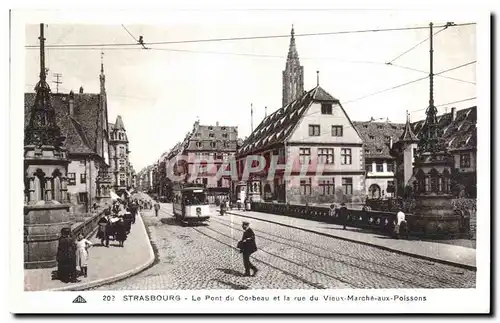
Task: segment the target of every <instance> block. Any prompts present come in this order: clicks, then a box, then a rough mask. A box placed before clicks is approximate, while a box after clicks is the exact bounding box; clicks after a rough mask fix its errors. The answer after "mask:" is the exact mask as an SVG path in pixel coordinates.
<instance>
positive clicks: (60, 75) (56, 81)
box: [52, 73, 62, 93]
mask: <svg viewBox="0 0 500 323" xmlns="http://www.w3.org/2000/svg"><path fill="white" fill-rule="evenodd" d="M54 77H55V78H56V80H55V81H52V83H56V93H59V84H62V81H59V78H61V77H62V74H61V73H54Z"/></svg>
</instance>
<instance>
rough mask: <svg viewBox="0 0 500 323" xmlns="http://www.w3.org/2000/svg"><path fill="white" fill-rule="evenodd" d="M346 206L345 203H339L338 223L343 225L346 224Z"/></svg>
mask: <svg viewBox="0 0 500 323" xmlns="http://www.w3.org/2000/svg"><path fill="white" fill-rule="evenodd" d="M347 212H348V211H347V207H346V206H345V203H342V204H340V209H339V218H340V221H341V222H340V223H341V224H342V225H343V226H344V230H345V227H346V225H347Z"/></svg>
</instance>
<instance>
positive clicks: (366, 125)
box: [353, 121, 405, 158]
mask: <svg viewBox="0 0 500 323" xmlns="http://www.w3.org/2000/svg"><path fill="white" fill-rule="evenodd" d="M353 123H354V126H355V127H356V128H357V129H358V132H359V134H360V135H361V137H362V138H363V142H364V149H365V151H364V155H365V158H392V157H391V155H390V141H391V138H392V140H393V143H395V142H396V141H398V139H399V137H400V136H401V133H402V132H403V130H404V127H405V125H404V124H403V123H391V122H372V121H367V122H363V121H354V122H353Z"/></svg>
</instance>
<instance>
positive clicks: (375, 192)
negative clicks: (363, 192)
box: [368, 184, 380, 199]
mask: <svg viewBox="0 0 500 323" xmlns="http://www.w3.org/2000/svg"><path fill="white" fill-rule="evenodd" d="M368 192H369V194H370V197H371V198H372V199H378V198H380V186H378V185H377V184H372V185H370V187H369V188H368Z"/></svg>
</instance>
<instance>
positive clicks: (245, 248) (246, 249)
mask: <svg viewBox="0 0 500 323" xmlns="http://www.w3.org/2000/svg"><path fill="white" fill-rule="evenodd" d="M242 228H243V237H242V238H241V241H240V242H238V248H239V249H240V252H241V253H242V254H243V266H245V276H250V269H252V270H253V274H252V276H255V275H256V274H257V271H258V269H257V267H255V266H254V265H253V264H252V263H251V262H250V255H251V254H253V253H254V252H255V251H257V244H256V243H255V234H254V233H253V230H252V229H250V223H248V222H247V221H243V223H242Z"/></svg>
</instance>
